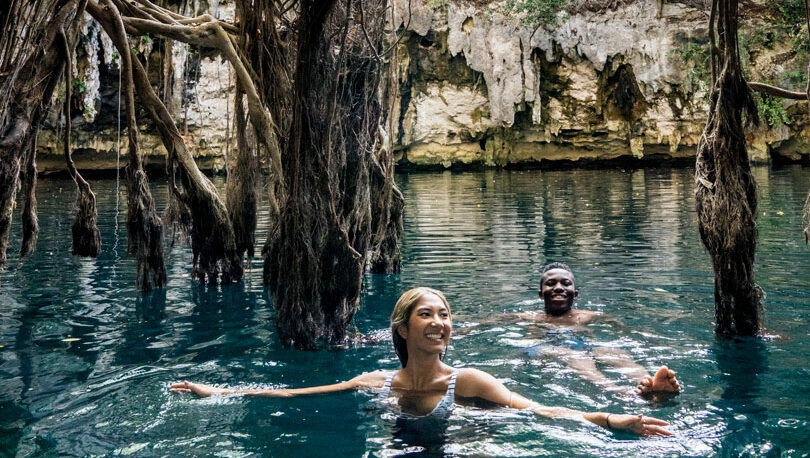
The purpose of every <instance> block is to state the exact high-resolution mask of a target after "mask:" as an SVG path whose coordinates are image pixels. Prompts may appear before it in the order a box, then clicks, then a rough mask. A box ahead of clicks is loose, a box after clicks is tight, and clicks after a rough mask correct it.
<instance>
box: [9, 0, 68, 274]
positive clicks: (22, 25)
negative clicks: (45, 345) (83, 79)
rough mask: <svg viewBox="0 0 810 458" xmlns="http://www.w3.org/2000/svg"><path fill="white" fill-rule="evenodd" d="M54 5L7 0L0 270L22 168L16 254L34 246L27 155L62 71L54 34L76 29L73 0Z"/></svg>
mask: <svg viewBox="0 0 810 458" xmlns="http://www.w3.org/2000/svg"><path fill="white" fill-rule="evenodd" d="M57 3H58V2H56V1H52V0H51V1H42V2H37V3H32V2H23V1H12V2H11V3H10V5H9V6H8V8H7V10H6V13H7V16H6V25H5V26H4V29H3V31H4V33H3V34H0V73H3V72H6V71H7V70H8V69H11V68H14V69H15V70H14V71H13V72H7V73H6V75H5V77H2V78H0V104H1V105H0V266H2V265H3V264H4V263H5V260H6V248H7V244H8V236H9V232H10V229H11V219H12V215H13V211H14V206H15V203H16V202H15V198H16V192H17V183H18V179H19V178H20V168H21V166H22V167H25V171H24V176H23V177H22V179H23V189H24V193H25V195H24V199H25V201H24V203H23V205H22V208H23V216H22V220H23V240H24V241H23V244H22V253H21V254H27V253H28V248H31V249H33V246H34V244H35V242H36V225H35V224H34V223H35V221H36V205H35V200H34V194H33V192H34V188H33V180H30V179H29V178H28V177H29V176H31V177H32V178H33V175H31V174H30V172H28V168H29V167H30V166H31V165H32V163H31V159H33V158H31V157H30V156H28V153H29V152H30V148H32V146H31V145H32V142H33V141H34V139H35V138H36V135H37V129H38V127H39V125H40V122H41V120H42V118H43V117H44V116H45V114H46V113H47V111H48V108H49V107H50V104H51V100H52V95H53V91H54V89H55V87H56V85H57V84H58V83H59V80H60V78H61V76H62V73H63V65H64V59H63V57H62V46H61V44H60V43H59V39H58V37H57V36H56V35H57V31H58V30H59V29H60V28H62V27H64V28H66V29H68V30H71V31H73V30H75V29H76V26H77V24H78V22H79V21H77V20H76V18H77V17H79V14H77V12H78V11H81V9H82V7H81V2H79V1H77V0H70V1H68V2H65V3H64V4H62V5H61V6H60V5H59V4H57ZM71 33H72V32H71ZM34 37H36V38H37V39H36V40H33V38H34ZM46 50H48V52H46ZM23 161H24V162H23ZM21 162H22V163H21ZM29 196H30V198H29ZM29 217H31V220H30V221H28V218H29ZM29 223H31V224H29Z"/></svg>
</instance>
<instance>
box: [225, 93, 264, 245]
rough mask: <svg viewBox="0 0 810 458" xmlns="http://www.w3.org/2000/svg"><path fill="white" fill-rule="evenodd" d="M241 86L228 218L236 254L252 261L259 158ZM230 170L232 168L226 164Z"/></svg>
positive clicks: (235, 112) (229, 185)
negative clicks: (244, 255) (249, 128)
mask: <svg viewBox="0 0 810 458" xmlns="http://www.w3.org/2000/svg"><path fill="white" fill-rule="evenodd" d="M240 86H241V85H240V84H239V83H237V89H236V97H235V99H234V100H235V104H234V105H235V110H234V118H235V123H234V124H235V125H236V138H237V151H236V164H235V166H234V167H233V168H232V169H230V170H229V173H228V183H227V186H226V201H227V203H228V214H229V215H230V218H231V222H232V223H233V231H234V236H235V239H236V251H237V252H238V253H239V255H240V256H241V255H242V254H244V253H247V256H248V257H253V246H254V244H255V238H254V232H255V231H256V210H257V202H258V198H259V196H258V188H257V186H258V185H257V183H258V178H259V177H258V175H259V158H258V156H257V155H256V146H255V141H254V139H253V135H252V134H251V132H250V131H249V130H248V123H247V119H246V117H245V109H244V105H243V102H242V90H241V87H240ZM225 166H226V167H231V164H225Z"/></svg>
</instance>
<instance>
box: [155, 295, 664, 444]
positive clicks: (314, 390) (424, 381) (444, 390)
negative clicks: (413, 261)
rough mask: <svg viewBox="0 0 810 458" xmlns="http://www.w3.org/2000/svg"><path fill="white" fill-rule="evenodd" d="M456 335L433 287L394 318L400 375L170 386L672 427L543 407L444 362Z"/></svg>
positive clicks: (420, 410)
mask: <svg viewBox="0 0 810 458" xmlns="http://www.w3.org/2000/svg"><path fill="white" fill-rule="evenodd" d="M451 332H452V320H451V317H450V305H449V304H448V303H447V300H446V299H445V297H444V295H443V294H442V293H441V292H440V291H437V290H434V289H431V288H414V289H411V290H409V291H407V292H405V294H403V295H402V296H401V297H400V298H399V300H398V301H397V303H396V305H395V306H394V311H393V312H392V314H391V334H392V336H393V341H394V348H395V349H396V352H397V356H399V359H400V361H401V362H402V369H400V370H398V371H375V372H368V373H363V374H361V375H358V376H357V377H355V378H353V379H351V380H348V381H346V382H341V383H336V384H333V385H323V386H315V387H308V388H296V389H273V390H267V389H258V390H241V389H240V390H233V389H224V388H216V387H213V386H210V385H204V384H199V383H192V382H188V381H184V382H179V383H175V384H172V385H171V390H172V391H174V392H179V393H194V394H196V395H198V396H211V395H229V394H233V395H252V396H267V397H291V396H298V395H307V394H320V393H332V392H338V391H344V390H352V389H361V388H381V389H382V392H381V396H383V397H385V398H386V400H389V401H391V403H392V404H395V405H396V406H397V408H398V409H399V410H400V411H401V412H402V413H403V414H404V415H409V416H416V417H418V418H425V417H428V418H435V419H438V420H441V419H445V418H447V417H448V416H449V414H450V411H451V410H452V408H453V405H454V404H455V403H459V404H473V403H476V401H480V400H483V401H488V403H490V404H495V405H498V406H502V407H509V408H514V409H521V410H530V411H532V412H534V413H535V414H537V415H542V416H545V417H549V418H567V419H573V420H587V421H589V422H591V423H594V424H596V425H599V426H601V427H604V428H608V429H614V430H621V431H627V432H632V433H635V434H639V435H642V436H668V435H671V434H672V433H671V432H669V431H667V430H666V429H664V428H663V427H664V426H667V425H668V424H669V423H667V422H666V421H663V420H659V419H656V418H651V417H644V416H642V415H621V414H611V413H607V412H579V411H576V410H570V409H565V408H560V407H547V406H542V405H540V404H538V403H536V402H533V401H530V400H529V399H526V398H524V397H523V396H521V395H519V394H517V393H514V392H512V391H510V390H509V389H508V388H506V387H505V386H504V385H503V383H501V382H500V381H498V380H497V379H496V378H495V377H493V376H492V375H490V374H488V373H486V372H483V371H480V370H477V369H472V368H464V369H456V368H453V367H451V366H449V365H447V364H444V363H443V362H442V360H441V358H442V355H443V354H444V352H445V351H446V349H447V344H448V342H449V340H450V333H451Z"/></svg>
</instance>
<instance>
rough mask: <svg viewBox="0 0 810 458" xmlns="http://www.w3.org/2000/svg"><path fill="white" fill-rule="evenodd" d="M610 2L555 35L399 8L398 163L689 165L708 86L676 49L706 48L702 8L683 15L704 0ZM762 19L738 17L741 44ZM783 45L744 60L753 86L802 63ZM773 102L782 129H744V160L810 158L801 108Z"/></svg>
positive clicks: (420, 2) (459, 7) (454, 12)
mask: <svg viewBox="0 0 810 458" xmlns="http://www.w3.org/2000/svg"><path fill="white" fill-rule="evenodd" d="M613 3H619V4H620V6H619V7H618V8H615V9H609V8H601V9H600V8H597V11H592V10H590V11H589V10H588V9H582V11H583V12H574V13H569V14H561V18H560V20H559V21H558V22H557V23H556V24H555V26H554V27H549V28H545V27H538V28H535V27H530V26H527V25H525V24H524V23H522V22H521V21H520V18H519V17H517V18H516V17H512V16H510V17H506V16H504V15H503V14H501V12H500V11H501V10H499V9H498V6H497V5H498V4H497V3H489V4H488V3H486V2H481V1H478V2H475V3H472V2H456V1H453V2H436V1H435V0H411V1H410V2H407V1H403V0H399V1H397V2H396V3H395V5H394V7H395V19H394V22H395V24H394V25H395V28H398V29H399V33H400V34H402V35H404V36H403V38H402V39H401V40H400V44H399V46H398V49H397V55H396V58H395V62H394V65H396V66H397V68H398V72H397V73H398V77H399V81H398V85H399V103H398V104H397V107H396V111H397V113H396V116H397V119H398V123H396V130H397V131H396V132H395V137H394V138H396V140H397V148H398V150H399V152H400V155H401V157H400V162H401V163H405V164H413V165H433V166H436V165H441V166H444V167H449V166H451V165H454V164H484V165H488V166H504V165H511V164H527V163H538V162H543V161H555V160H570V161H578V160H584V161H587V160H604V159H615V158H629V159H632V158H637V159H648V160H652V161H660V160H661V159H678V158H691V157H694V155H695V147H696V145H697V142H698V139H699V137H700V134H701V131H702V129H703V126H704V125H705V122H706V110H707V105H706V97H707V88H706V85H705V84H700V81H695V78H694V77H693V76H692V74H693V73H694V71H695V68H694V67H695V65H696V63H695V62H690V61H689V60H688V59H685V58H684V57H685V56H686V57H688V52H684V50H687V51H688V50H689V49H691V48H690V46H691V47H696V46H698V45H701V46H702V45H704V44H705V42H706V41H707V23H708V10H706V9H702V8H696V7H695V6H693V4H697V5H700V3H701V2H675V1H670V2H665V3H664V4H663V7H662V8H661V7H660V6H661V5H660V4H659V2H658V1H652V0H642V1H625V2H613ZM749 3H750V2H749ZM759 3H762V2H759ZM753 4H754V6H755V7H758V8H754V10H759V11H760V12H762V11H763V10H765V9H766V8H764V7H763V5H762V4H757V2H754V3H753ZM767 20H768V19H767V18H763V17H756V16H753V15H752V16H751V17H748V18H746V20H745V21H744V24H745V25H744V30H743V35H745V34H746V33H748V34H751V33H753V32H754V31H756V30H759V29H760V28H761V27H767ZM785 46H787V45H784V44H779V43H776V44H773V43H772V44H771V49H770V50H768V49H765V50H763V51H761V52H758V53H754V52H753V51H752V52H751V62H750V65H751V67H752V68H754V69H755V71H754V74H753V75H752V77H753V78H755V79H761V77H762V73H763V72H764V71H765V70H767V71H777V72H778V69H774V68H773V67H774V65H773V64H772V61H775V60H777V59H778V58H779V56H781V63H784V62H785V61H786V60H789V59H793V60H803V62H805V63H806V59H807V57H806V54H805V55H803V56H793V55H790V56H788V57H787V58H785V52H783V51H785V50H784V49H782V48H784V47H785ZM788 54H789V53H788ZM794 54H795V53H794ZM797 65H798V64H797ZM777 103H782V102H777ZM782 107H783V108H784V107H787V111H786V112H785V113H787V118H788V119H786V121H787V122H788V123H789V124H790V125H789V126H788V125H785V124H784V123H774V124H775V125H774V126H773V127H770V126H768V125H767V123H763V125H762V126H761V127H760V128H759V129H757V130H754V131H752V132H751V133H750V134H749V145H750V146H749V154H750V156H751V158H752V159H753V160H754V161H758V162H766V161H768V160H769V158H770V157H771V154H776V155H780V156H781V157H784V158H788V159H791V160H800V159H802V155H804V158H805V159H807V158H808V153H810V148H807V146H808V137H807V135H805V133H806V132H805V126H806V125H807V124H808V123H807V115H806V105H805V104H797V103H795V102H785V103H784V105H782Z"/></svg>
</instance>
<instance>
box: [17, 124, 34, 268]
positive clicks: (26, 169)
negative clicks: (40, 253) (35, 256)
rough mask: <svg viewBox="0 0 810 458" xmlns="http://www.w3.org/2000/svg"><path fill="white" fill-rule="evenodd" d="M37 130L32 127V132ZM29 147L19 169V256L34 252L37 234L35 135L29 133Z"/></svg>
mask: <svg viewBox="0 0 810 458" xmlns="http://www.w3.org/2000/svg"><path fill="white" fill-rule="evenodd" d="M37 130H39V129H38V128H35V129H33V131H34V132H36V131H37ZM29 143H30V147H29V148H28V152H27V154H26V155H25V162H24V164H23V168H22V169H21V170H20V182H21V185H22V186H21V188H22V191H23V206H22V214H21V218H20V219H21V221H22V230H23V235H22V243H21V244H20V258H22V257H24V256H27V255H29V254H31V253H33V252H34V247H36V244H37V235H38V234H39V218H38V217H37V195H36V189H37V136H36V135H30V139H29Z"/></svg>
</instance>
